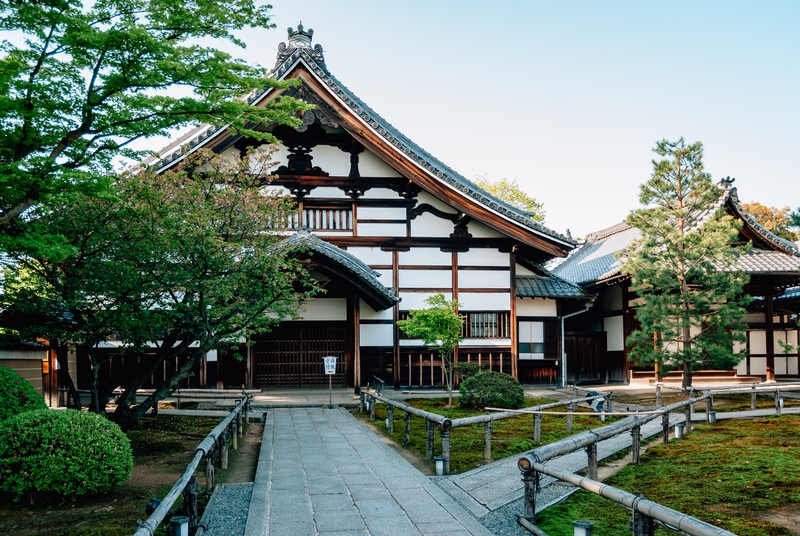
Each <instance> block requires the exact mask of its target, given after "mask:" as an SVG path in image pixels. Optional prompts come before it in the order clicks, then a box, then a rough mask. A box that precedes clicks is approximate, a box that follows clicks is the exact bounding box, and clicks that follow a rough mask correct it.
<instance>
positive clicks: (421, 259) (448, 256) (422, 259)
mask: <svg viewBox="0 0 800 536" xmlns="http://www.w3.org/2000/svg"><path fill="white" fill-rule="evenodd" d="M452 255H453V254H452V253H445V252H444V251H442V250H440V249H438V248H411V249H410V250H409V251H400V252H399V253H398V258H397V259H398V262H399V264H400V266H403V265H407V266H425V265H430V266H451V265H452V264H453V256H452Z"/></svg>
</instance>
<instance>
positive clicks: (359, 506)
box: [209, 408, 491, 536]
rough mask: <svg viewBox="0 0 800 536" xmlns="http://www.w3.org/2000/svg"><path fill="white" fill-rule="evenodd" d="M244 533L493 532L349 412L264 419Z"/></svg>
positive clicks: (297, 412) (296, 412)
mask: <svg viewBox="0 0 800 536" xmlns="http://www.w3.org/2000/svg"><path fill="white" fill-rule="evenodd" d="M209 534H211V535H212V536H213V534H214V533H213V532H211V531H210V532H209ZM244 534H245V535H246V536H267V535H269V536H283V535H303V536H310V535H320V536H323V535H324V536H333V535H352V536H356V535H370V534H371V535H374V536H380V535H384V534H385V535H387V536H388V535H392V536H403V535H407V534H408V535H422V534H425V535H453V536H467V535H476V536H477V535H480V536H484V535H485V536H488V535H490V534H491V532H489V531H488V530H487V529H486V528H484V527H483V525H481V524H480V523H479V522H478V521H477V520H476V519H475V518H474V517H473V516H472V515H471V514H470V513H469V512H467V511H466V510H465V509H464V508H463V507H461V506H460V505H459V504H458V503H457V502H456V501H454V500H453V499H452V498H451V497H450V496H449V495H447V494H446V493H444V492H443V491H442V490H441V488H439V487H438V486H436V485H435V484H434V483H433V482H431V480H430V479H429V478H428V477H426V476H424V475H422V474H421V473H420V472H419V471H417V470H416V469H415V468H414V467H413V466H411V465H410V464H409V463H408V462H407V461H405V460H404V459H403V458H402V457H401V456H400V455H399V454H397V453H396V452H395V451H394V450H392V449H391V448H390V447H389V446H387V445H386V444H385V443H384V442H383V441H382V440H381V439H380V438H379V437H378V436H376V435H375V434H374V433H372V432H371V431H369V430H368V429H367V428H366V427H365V426H363V425H362V424H361V423H360V422H358V420H357V419H356V418H355V417H353V416H352V415H350V413H348V412H347V411H346V410H344V409H340V408H334V409H325V408H294V409H275V410H271V411H269V412H268V413H267V419H266V422H265V425H264V436H263V443H262V447H261V456H260V458H259V462H258V470H257V473H256V478H255V483H254V485H253V488H252V497H251V502H250V508H249V513H248V516H247V522H246V528H245V532H244Z"/></svg>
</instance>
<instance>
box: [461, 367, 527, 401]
mask: <svg viewBox="0 0 800 536" xmlns="http://www.w3.org/2000/svg"><path fill="white" fill-rule="evenodd" d="M458 390H459V392H460V393H461V396H459V397H458V403H459V404H461V405H463V406H468V407H478V408H483V407H487V406H491V407H499V408H508V409H516V408H519V407H520V406H522V404H523V402H524V401H525V391H524V390H523V389H522V385H520V383H519V382H518V381H517V379H516V378H514V377H512V376H509V375H508V374H503V373H501V372H494V371H491V370H484V371H481V372H478V373H477V374H475V375H474V376H470V377H469V378H467V379H466V380H465V381H463V382H461V386H460V387H459V388H458Z"/></svg>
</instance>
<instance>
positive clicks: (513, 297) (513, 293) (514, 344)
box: [508, 252, 561, 379]
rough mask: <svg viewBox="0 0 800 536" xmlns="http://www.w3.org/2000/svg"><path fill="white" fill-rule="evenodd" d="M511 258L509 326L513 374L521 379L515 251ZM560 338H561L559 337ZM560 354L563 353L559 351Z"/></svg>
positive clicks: (509, 271)
mask: <svg viewBox="0 0 800 536" xmlns="http://www.w3.org/2000/svg"><path fill="white" fill-rule="evenodd" d="M508 260H509V267H508V273H509V289H510V292H509V293H510V297H509V307H510V308H511V312H510V314H509V315H508V316H509V317H510V318H509V323H510V324H511V325H510V326H509V328H511V375H512V376H514V377H515V378H517V379H519V360H518V356H519V352H518V350H517V349H518V347H519V344H518V342H519V336H518V333H517V255H516V254H515V253H513V252H512V253H509V255H508ZM559 340H560V339H559ZM559 355H561V354H560V353H559Z"/></svg>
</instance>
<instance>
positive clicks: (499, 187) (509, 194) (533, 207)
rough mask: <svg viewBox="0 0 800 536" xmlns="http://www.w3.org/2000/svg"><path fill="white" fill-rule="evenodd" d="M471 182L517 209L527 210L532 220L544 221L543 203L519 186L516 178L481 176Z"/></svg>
mask: <svg viewBox="0 0 800 536" xmlns="http://www.w3.org/2000/svg"><path fill="white" fill-rule="evenodd" d="M473 182H474V183H475V186H477V187H478V188H480V189H482V190H485V191H486V192H487V193H489V194H491V195H493V196H494V197H496V198H498V199H500V200H501V201H505V202H506V203H508V204H509V205H511V206H512V207H514V208H516V209H518V210H522V211H524V212H527V213H528V215H529V216H530V218H531V219H532V220H534V221H538V222H539V223H544V215H545V212H544V204H542V203H540V202H538V201H537V200H536V198H535V197H531V196H530V195H528V194H527V193H526V192H525V191H524V190H523V189H522V188H520V186H519V184H518V183H517V180H516V179H512V180H508V179H500V180H499V181H490V180H489V179H487V178H486V177H485V176H483V177H479V178H477V179H475V181H473Z"/></svg>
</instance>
